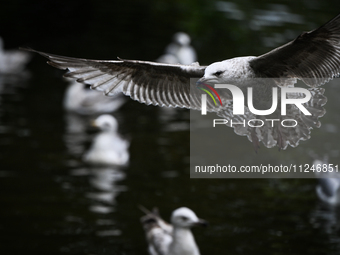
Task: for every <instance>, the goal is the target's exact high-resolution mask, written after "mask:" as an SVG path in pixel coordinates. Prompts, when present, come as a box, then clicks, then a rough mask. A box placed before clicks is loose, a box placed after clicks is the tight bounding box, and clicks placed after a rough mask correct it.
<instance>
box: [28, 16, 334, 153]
mask: <svg viewBox="0 0 340 255" xmlns="http://www.w3.org/2000/svg"><path fill="white" fill-rule="evenodd" d="M26 50H28V51H33V52H37V53H39V54H40V55H42V56H44V57H46V58H48V59H49V61H48V63H49V64H50V65H52V66H54V67H56V68H59V69H68V70H69V72H68V73H66V74H65V76H66V77H73V78H76V79H77V81H78V82H85V83H87V84H90V85H91V88H92V89H96V90H99V91H103V92H104V93H105V95H116V94H118V93H123V94H125V95H127V96H130V97H131V98H132V99H134V100H137V101H139V102H141V103H145V104H148V105H150V104H152V105H159V106H165V107H181V108H189V109H194V110H200V109H201V100H200V96H201V93H202V92H201V90H199V89H197V88H196V86H195V85H192V84H191V83H190V82H189V80H190V78H200V79H199V80H198V81H199V83H209V84H234V85H236V86H239V87H240V88H241V89H243V90H244V89H246V87H247V86H245V84H244V82H245V81H247V80H253V83H252V84H247V85H248V87H249V86H256V81H255V82H254V79H255V78H271V79H267V80H270V84H269V85H265V86H263V83H262V84H260V85H261V86H258V87H259V88H258V89H257V90H255V92H254V102H255V101H257V102H259V105H260V106H261V107H267V106H268V104H271V102H272V98H271V94H269V95H268V90H269V89H268V88H270V87H285V86H289V87H293V86H294V84H295V83H296V82H297V80H302V81H303V82H304V83H305V84H307V85H308V86H309V87H311V88H312V91H311V94H312V95H313V94H315V97H313V98H312V100H310V101H309V102H308V104H309V105H308V107H309V110H310V111H311V112H313V116H311V117H310V116H304V115H303V114H302V113H301V112H300V111H299V109H298V108H296V107H295V108H296V109H295V108H294V109H293V110H292V112H291V113H290V116H297V119H298V120H297V122H298V124H299V125H297V126H296V127H295V128H292V129H287V130H282V128H281V126H280V125H274V127H267V128H263V129H262V130H261V129H260V128H258V127H248V128H246V129H242V128H241V129H239V130H237V129H236V128H235V132H236V133H237V134H239V135H245V136H247V137H248V139H249V140H250V141H252V142H253V144H254V146H255V147H256V148H257V147H258V146H259V142H262V143H263V144H264V145H265V146H266V147H269V148H270V147H273V146H278V147H279V148H282V149H285V148H287V146H288V145H291V146H293V147H295V146H297V145H298V144H299V141H300V140H307V139H309V138H310V130H311V129H312V128H313V127H319V126H320V125H321V124H320V122H319V121H318V118H319V117H321V116H323V114H324V113H325V110H324V109H323V108H322V106H323V105H324V104H325V102H326V99H325V97H323V92H324V90H323V89H321V88H316V87H317V86H320V85H323V84H324V83H326V82H328V81H330V80H331V79H333V78H334V77H336V76H338V75H339V72H340V15H338V16H336V17H335V18H333V19H332V20H330V21H329V22H327V23H326V24H324V25H322V26H321V27H319V28H318V29H315V30H313V31H310V32H305V33H302V34H301V35H299V36H298V37H297V38H296V39H295V40H293V41H291V42H289V43H287V44H285V45H283V46H281V47H278V48H276V49H274V50H272V51H270V52H268V53H266V54H263V55H261V56H258V57H254V56H247V57H238V58H233V59H227V60H224V61H221V62H215V63H212V64H211V65H209V66H200V65H199V64H198V63H194V64H191V65H183V64H164V63H156V62H149V61H137V60H124V59H119V60H90V59H80V58H71V57H64V56H58V55H54V54H49V53H44V52H40V51H35V50H33V49H26ZM259 80H261V79H259ZM268 86H269V87H268ZM301 97H303V94H302V96H301V95H300V96H299V98H301ZM222 102H223V105H225V106H224V107H222V106H218V107H215V106H214V105H213V104H212V103H211V102H208V111H213V112H216V113H217V115H218V116H221V117H223V118H225V119H228V118H229V119H232V118H233V116H231V114H230V109H229V108H230V106H231V105H232V100H231V99H230V97H229V98H228V97H227V96H226V97H225V98H222ZM306 104H307V103H306ZM269 106H270V105H269ZM228 107H229V108H228ZM292 108H293V107H292ZM257 109H259V108H257ZM261 109H268V108H261ZM248 112H249V111H248ZM246 115H247V114H245V117H243V119H247V118H248V117H250V118H253V119H254V118H256V117H257V115H256V116H254V115H252V116H250V115H249V114H248V116H246ZM287 115H289V114H287ZM302 115H303V116H302ZM238 117H239V116H238ZM270 117H271V118H272V119H278V118H280V119H281V118H283V117H282V115H278V114H277V115H275V116H270ZM240 118H241V117H239V119H236V121H237V120H239V121H240V120H241V121H242V119H240Z"/></svg>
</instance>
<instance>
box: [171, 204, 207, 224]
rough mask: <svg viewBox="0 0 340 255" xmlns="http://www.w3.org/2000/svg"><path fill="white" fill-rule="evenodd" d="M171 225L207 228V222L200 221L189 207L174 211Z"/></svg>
mask: <svg viewBox="0 0 340 255" xmlns="http://www.w3.org/2000/svg"><path fill="white" fill-rule="evenodd" d="M171 223H172V225H173V226H174V227H179V228H191V227H193V226H199V225H201V226H206V225H207V222H206V221H205V220H202V219H199V218H198V217H197V216H196V214H195V213H194V212H193V211H192V210H190V209H189V208H187V207H181V208H178V209H176V210H175V211H173V213H172V215H171Z"/></svg>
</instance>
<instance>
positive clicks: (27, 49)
mask: <svg viewBox="0 0 340 255" xmlns="http://www.w3.org/2000/svg"><path fill="white" fill-rule="evenodd" d="M19 50H24V51H30V52H38V51H36V50H34V49H32V48H30V47H19Z"/></svg>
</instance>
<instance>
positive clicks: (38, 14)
mask: <svg viewBox="0 0 340 255" xmlns="http://www.w3.org/2000/svg"><path fill="white" fill-rule="evenodd" d="M339 11H340V4H339V2H338V1H311V0H310V1H235V2H231V1H230V2H223V1H204V0H201V1H163V0H162V1H137V0H136V1H126V0H124V1H110V2H105V1H79V2H77V1H72V2H65V3H63V2H60V1H34V2H25V1H11V2H8V3H5V2H4V3H1V4H0V21H1V26H0V36H1V37H3V38H4V41H5V44H6V48H14V47H18V46H31V47H32V48H36V49H39V50H44V51H47V52H53V53H56V54H62V55H71V56H76V57H77V56H78V57H87V58H97V59H114V58H115V57H116V56H119V57H122V58H127V59H129V58H130V59H142V60H154V59H156V58H157V57H158V56H159V55H161V54H162V53H163V50H164V48H165V46H166V45H167V44H168V43H169V41H170V39H171V37H172V35H173V34H174V33H175V32H177V31H185V32H187V33H188V34H190V35H191V37H192V40H193V42H192V44H193V46H194V47H195V48H196V50H197V53H198V58H199V61H200V63H201V64H209V63H211V62H214V61H217V60H222V59H227V58H231V57H235V56H241V55H259V54H261V53H264V52H266V51H268V50H270V49H271V48H273V47H276V46H278V45H281V44H283V43H285V42H286V41H288V40H291V39H293V38H294V37H296V36H297V35H298V34H299V33H300V32H301V31H308V30H311V29H314V28H316V27H317V26H319V25H321V24H323V23H324V22H326V21H327V20H329V19H331V18H332V17H333V16H335V15H336V14H338V12H339ZM28 71H29V72H30V76H29V77H27V78H20V77H8V76H3V75H2V76H1V77H0V78H1V79H0V151H1V152H0V253H1V254H88V255H90V254H97V255H101V254H131V255H132V254H147V246H146V242H145V238H144V233H143V230H142V227H141V225H140V223H139V218H140V217H141V216H142V213H141V212H140V211H139V209H138V205H139V204H142V205H144V206H145V207H147V208H151V207H153V206H158V207H159V208H160V211H161V212H162V215H163V216H164V218H165V219H169V216H170V213H171V212H172V210H174V209H175V208H178V207H180V206H187V207H189V208H192V209H193V210H194V211H195V212H197V215H198V216H199V217H201V218H204V219H207V220H208V221H209V222H210V226H209V227H208V228H207V229H194V230H193V231H194V234H195V237H196V240H197V243H198V245H199V247H200V250H201V253H202V254H277V255H279V254H339V253H340V236H339V234H340V233H339V226H340V225H339V220H338V218H339V216H340V214H339V213H340V212H339V211H338V209H336V208H329V207H327V206H324V205H323V204H321V203H320V202H319V201H318V199H317V197H316V195H315V184H316V180H315V179H190V174H189V162H190V159H189V154H190V146H189V141H190V137H189V130H188V128H183V127H188V126H189V115H190V113H189V111H188V110H175V111H166V110H163V109H161V108H158V107H153V106H146V105H142V104H139V103H137V102H134V101H132V100H129V101H128V102H127V103H126V104H125V105H124V106H123V107H122V108H121V109H119V110H118V111H117V112H114V113H113V115H114V116H115V117H116V118H117V119H118V121H119V131H120V133H121V134H122V135H123V136H125V137H127V138H128V139H130V141H131V146H130V162H129V165H128V166H126V167H104V168H103V167H91V166H88V165H87V164H85V163H84V162H83V161H82V155H83V153H84V152H85V151H86V150H87V149H88V148H89V146H90V143H91V139H92V137H93V136H94V132H93V131H92V130H91V129H89V128H88V123H89V122H90V120H91V119H93V118H94V117H95V116H90V117H83V116H77V115H71V114H69V113H67V112H65V111H64V110H63V107H62V100H63V95H64V91H65V88H66V82H65V81H64V80H63V79H62V73H63V72H62V71H59V70H55V69H54V68H52V67H50V66H48V65H46V64H45V60H44V59H43V58H41V57H38V56H35V57H34V59H33V60H32V62H31V63H30V65H29V66H28ZM337 85H339V84H337V82H333V83H331V84H327V85H326V86H325V88H326V93H325V94H326V96H327V97H328V103H327V105H326V110H327V114H326V115H325V116H324V117H323V118H322V120H321V121H322V127H321V128H320V129H316V130H313V131H312V138H311V139H310V140H308V141H305V142H302V143H301V144H300V146H299V147H297V148H288V149H287V150H285V151H281V152H279V151H278V150H277V149H276V148H274V149H266V148H264V147H262V148H261V149H260V151H259V153H258V154H256V153H255V152H254V150H253V147H252V145H251V143H250V142H249V141H248V140H247V139H246V138H245V137H241V136H237V135H235V134H234V133H233V131H232V130H227V131H226V136H228V139H229V141H230V144H232V145H233V146H230V149H228V147H227V149H226V151H225V155H226V157H230V160H231V162H236V163H237V162H240V161H243V162H244V164H252V163H254V162H260V161H261V160H266V161H267V162H271V163H273V164H280V163H282V162H288V161H289V162H295V163H297V164H300V163H312V161H313V157H312V155H315V154H316V155H319V156H324V155H327V156H328V158H329V161H330V162H331V163H334V164H338V163H339V159H338V158H339V141H340V136H339V128H340V117H339V115H338V112H339V107H340V105H339V99H338V98H339V96H340V87H339V86H337ZM74 122H77V123H79V122H80V124H81V125H80V127H82V129H81V130H79V132H71V131H70V128H69V127H70V125H72V123H74Z"/></svg>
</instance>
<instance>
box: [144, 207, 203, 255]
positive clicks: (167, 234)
mask: <svg viewBox="0 0 340 255" xmlns="http://www.w3.org/2000/svg"><path fill="white" fill-rule="evenodd" d="M141 210H142V211H144V212H145V213H146V215H144V216H143V217H142V218H141V222H142V224H143V228H144V230H145V234H146V239H147V241H148V245H149V253H150V255H199V254H200V252H199V249H198V247H197V244H196V242H195V238H194V236H193V234H192V232H191V230H190V229H191V228H192V227H194V226H206V225H207V222H206V221H205V220H202V219H199V218H198V217H197V216H196V214H195V213H194V212H193V211H192V210H190V209H189V208H187V207H181V208H178V209H176V210H175V211H173V212H172V215H171V224H169V223H167V222H165V221H164V220H163V219H162V218H161V217H160V216H159V213H158V210H157V209H154V210H153V211H152V212H150V211H148V210H146V209H145V208H144V207H141Z"/></svg>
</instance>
